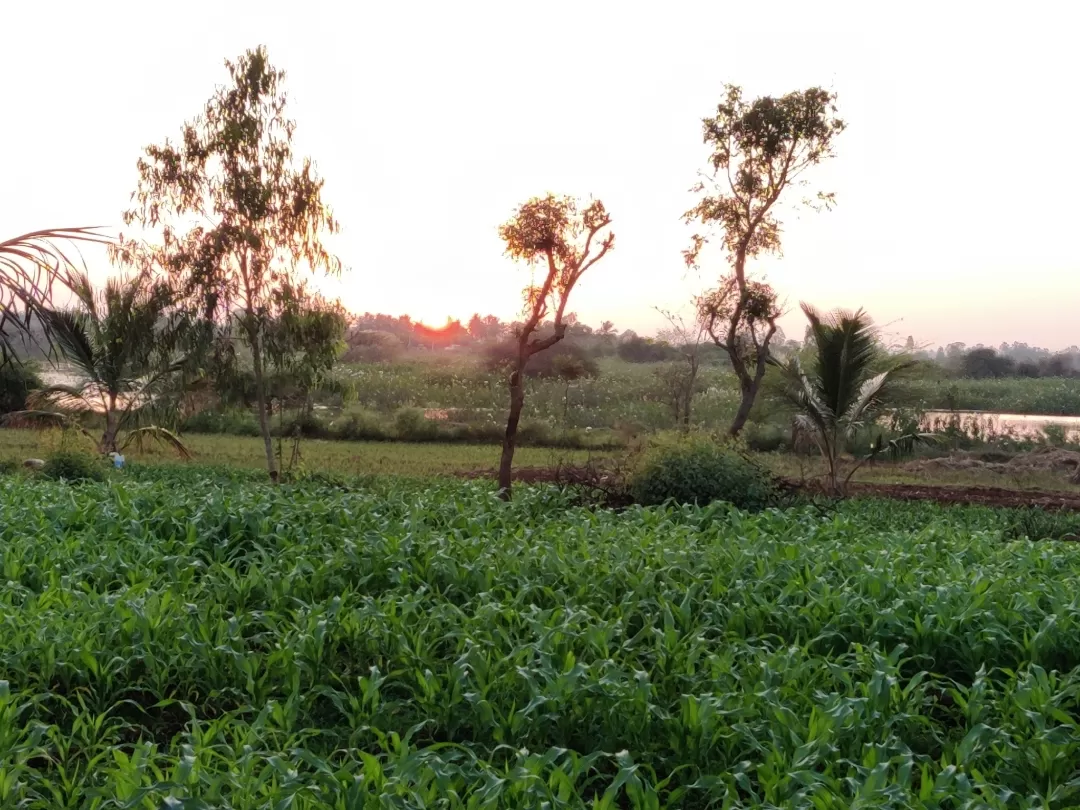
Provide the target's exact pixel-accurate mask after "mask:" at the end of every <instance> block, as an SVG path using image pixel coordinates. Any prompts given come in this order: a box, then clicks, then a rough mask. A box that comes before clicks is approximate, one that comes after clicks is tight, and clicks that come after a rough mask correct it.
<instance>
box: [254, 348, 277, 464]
mask: <svg viewBox="0 0 1080 810" xmlns="http://www.w3.org/2000/svg"><path fill="white" fill-rule="evenodd" d="M248 337H249V339H250V341H251V367H252V371H253V372H254V374H255V408H256V410H257V411H258V414H259V433H260V434H262V439H263V446H264V447H265V449H266V471H267V472H268V473H269V474H270V480H271V481H273V482H274V483H275V484H276V483H277V480H278V469H277V459H275V458H274V442H273V439H272V438H271V436H270V415H269V413H268V410H267V406H266V380H265V377H264V370H263V356H262V344H261V343H260V342H259V335H258V334H257V333H256V332H255V331H254V330H249V331H248Z"/></svg>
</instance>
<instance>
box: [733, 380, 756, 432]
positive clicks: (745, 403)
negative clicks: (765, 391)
mask: <svg viewBox="0 0 1080 810" xmlns="http://www.w3.org/2000/svg"><path fill="white" fill-rule="evenodd" d="M739 382H740V383H742V385H741V386H740V388H741V389H742V397H741V398H740V400H739V409H738V410H737V411H735V418H734V419H732V420H731V427H730V428H728V435H729V436H731V437H732V438H734V437H735V436H738V435H739V433H741V432H742V429H743V427H745V426H746V420H747V419H749V418H750V410H751V409H752V408H753V407H754V400H755V399H757V386H756V385H754V383H753V380H750V379H747V380H740V381H739Z"/></svg>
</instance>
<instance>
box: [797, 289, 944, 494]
mask: <svg viewBox="0 0 1080 810" xmlns="http://www.w3.org/2000/svg"><path fill="white" fill-rule="evenodd" d="M802 310H803V312H804V313H805V314H806V317H807V320H809V321H810V326H809V330H808V331H809V335H808V337H809V339H810V343H811V347H812V348H813V349H814V358H813V361H812V362H811V364H810V370H809V373H808V372H807V371H806V370H805V369H804V368H803V365H802V362H801V360H800V359H799V357H798V355H795V356H794V357H792V358H791V359H789V360H788V361H787V362H784V363H779V362H777V363H776V365H779V366H780V368H781V370H782V371H783V373H784V376H785V378H786V382H787V389H786V393H787V395H788V397H789V398H790V400H791V401H792V402H793V403H794V404H795V406H796V408H797V409H798V413H797V414H796V417H795V428H796V431H797V432H798V433H799V434H801V435H802V436H804V437H807V438H809V439H811V440H812V441H813V442H814V443H815V444H816V445H817V447H818V449H819V450H820V451H821V456H822V458H823V459H824V460H825V464H826V467H827V476H828V487H829V490H830V492H831V493H832V494H834V495H842V494H844V492H845V491H846V489H847V485H848V483H849V482H850V481H851V477H852V476H853V475H854V474H855V472H856V470H858V469H859V468H860V467H861V466H862V465H863V464H865V463H866V462H867V461H869V460H870V459H872V458H874V457H875V456H877V455H879V454H880V453H883V452H889V453H892V454H894V455H900V454H902V453H904V452H909V451H910V450H911V449H912V447H913V446H914V445H915V444H916V443H917V442H922V441H931V440H932V439H933V436H932V435H931V434H927V433H908V434H905V435H902V436H898V437H896V438H893V439H891V440H887V441H886V440H884V439H882V438H879V439H878V440H876V441H875V442H874V443H873V444H872V446H871V448H870V453H869V454H868V455H866V456H864V457H863V458H861V459H857V460H856V461H855V463H854V465H853V466H852V467H851V469H850V470H848V472H847V474H846V475H843V473H842V469H841V467H842V456H843V453H844V452H845V451H846V450H847V447H848V445H849V444H850V442H851V440H852V439H854V438H855V435H856V434H857V433H858V432H859V431H860V430H863V429H865V428H868V427H870V426H872V425H873V424H874V423H875V421H876V419H877V417H878V416H880V414H881V409H882V406H883V405H884V404H885V402H886V401H887V400H888V398H889V396H890V394H891V393H892V389H893V385H894V383H895V380H896V375H897V373H898V372H900V371H902V370H903V369H904V368H906V367H907V366H908V365H910V364H909V363H906V362H894V363H891V364H889V363H888V358H887V357H886V356H885V355H884V352H883V350H882V349H881V347H880V344H879V342H878V339H877V331H876V330H875V328H874V324H873V321H871V319H870V317H869V316H868V315H867V314H866V313H865V312H864V311H863V310H861V309H860V310H858V311H856V312H847V311H843V310H837V311H836V312H833V313H830V314H828V315H822V314H821V313H819V312H818V311H817V310H816V309H814V308H813V307H811V306H810V305H808V304H803V305H802Z"/></svg>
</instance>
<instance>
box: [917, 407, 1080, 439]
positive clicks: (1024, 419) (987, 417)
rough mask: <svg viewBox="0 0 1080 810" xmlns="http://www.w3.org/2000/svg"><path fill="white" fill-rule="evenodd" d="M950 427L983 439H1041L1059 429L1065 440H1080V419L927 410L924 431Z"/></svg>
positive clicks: (1021, 414) (989, 412)
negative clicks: (1003, 437)
mask: <svg viewBox="0 0 1080 810" xmlns="http://www.w3.org/2000/svg"><path fill="white" fill-rule="evenodd" d="M950 425H959V427H960V428H961V429H963V430H965V431H966V432H967V433H972V432H975V431H977V432H978V433H979V434H981V435H983V436H986V435H988V434H989V435H995V434H996V435H999V436H1013V437H1015V438H1025V439H1028V438H1030V439H1039V438H1042V437H1043V436H1044V431H1045V430H1046V428H1053V429H1057V428H1060V429H1061V430H1063V431H1064V435H1065V438H1066V439H1068V440H1070V441H1078V440H1080V416H1046V415H1042V414H1029V413H1000V412H995V411H927V412H926V413H925V414H924V415H923V420H922V429H923V430H931V431H932V430H944V429H945V428H947V427H949V426H950Z"/></svg>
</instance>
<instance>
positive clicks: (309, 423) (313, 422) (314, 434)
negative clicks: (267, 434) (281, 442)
mask: <svg viewBox="0 0 1080 810" xmlns="http://www.w3.org/2000/svg"><path fill="white" fill-rule="evenodd" d="M274 432H275V433H279V434H280V435H281V436H283V437H286V438H292V437H294V436H297V435H299V436H301V437H303V438H305V439H327V438H330V436H331V435H332V434H331V431H330V426H329V425H327V424H326V423H325V422H324V421H323V420H321V419H320V418H319V417H317V416H316V415H315V414H313V413H302V414H300V415H299V416H297V417H296V418H295V419H293V420H291V421H289V422H287V423H285V424H284V425H282V426H281V427H280V428H279V429H278V430H275V431H274Z"/></svg>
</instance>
